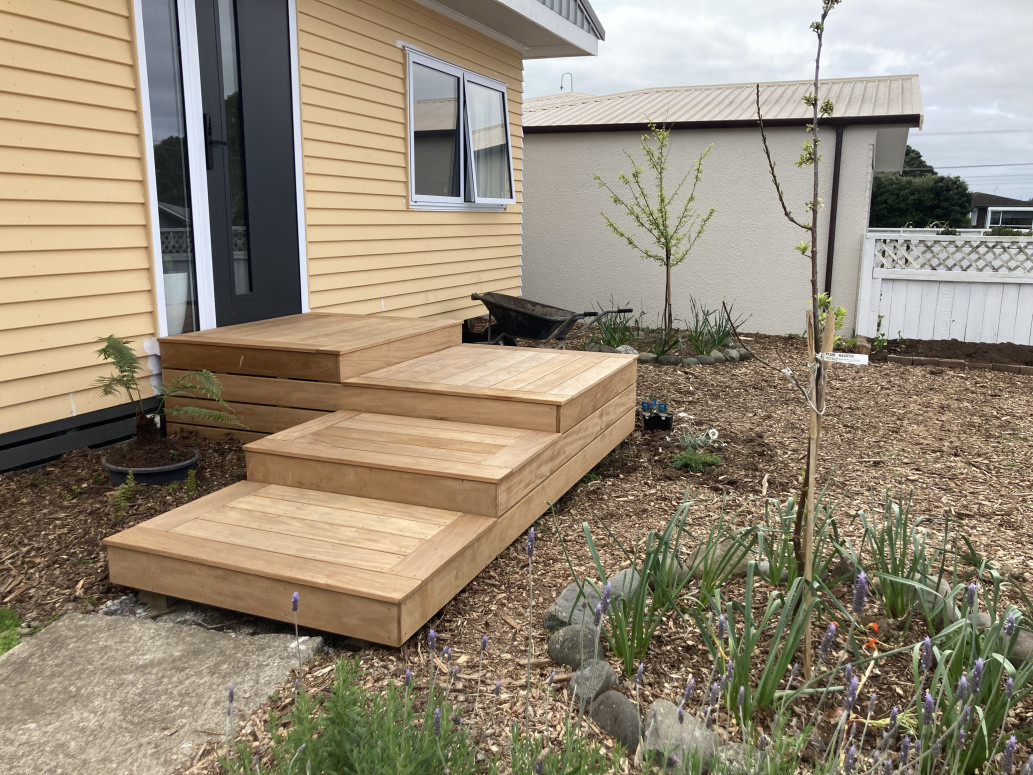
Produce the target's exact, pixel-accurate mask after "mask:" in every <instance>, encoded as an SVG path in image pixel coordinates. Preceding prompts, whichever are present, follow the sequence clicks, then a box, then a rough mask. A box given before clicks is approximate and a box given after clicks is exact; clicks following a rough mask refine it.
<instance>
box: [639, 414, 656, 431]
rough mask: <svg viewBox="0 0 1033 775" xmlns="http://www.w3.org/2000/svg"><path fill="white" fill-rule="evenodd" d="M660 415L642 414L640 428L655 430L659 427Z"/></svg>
mask: <svg viewBox="0 0 1033 775" xmlns="http://www.w3.org/2000/svg"><path fill="white" fill-rule="evenodd" d="M659 423H660V415H657V414H644V415H642V429H643V430H647V431H655V430H656V429H657V428H659V427H660V425H659Z"/></svg>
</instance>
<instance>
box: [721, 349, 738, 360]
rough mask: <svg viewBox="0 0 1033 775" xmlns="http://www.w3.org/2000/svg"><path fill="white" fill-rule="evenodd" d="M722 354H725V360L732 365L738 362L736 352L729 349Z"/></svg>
mask: <svg viewBox="0 0 1033 775" xmlns="http://www.w3.org/2000/svg"><path fill="white" fill-rule="evenodd" d="M724 353H725V360H728V361H731V362H732V363H738V362H739V351H738V350H735V349H733V348H731V347H729V348H728V349H727V350H725V351H724Z"/></svg>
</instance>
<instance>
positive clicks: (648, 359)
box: [638, 353, 656, 363]
mask: <svg viewBox="0 0 1033 775" xmlns="http://www.w3.org/2000/svg"><path fill="white" fill-rule="evenodd" d="M638 362H639V363H656V356H655V355H653V353H639V354H638Z"/></svg>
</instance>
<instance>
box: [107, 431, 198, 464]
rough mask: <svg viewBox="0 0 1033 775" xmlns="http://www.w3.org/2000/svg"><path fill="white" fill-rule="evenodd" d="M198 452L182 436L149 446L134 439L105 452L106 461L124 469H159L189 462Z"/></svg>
mask: <svg viewBox="0 0 1033 775" xmlns="http://www.w3.org/2000/svg"><path fill="white" fill-rule="evenodd" d="M196 451H197V450H196V449H195V448H194V447H193V446H192V445H191V443H190V441H189V440H188V439H185V438H183V437H182V436H169V437H167V438H164V439H156V440H155V441H153V442H152V443H149V444H140V443H138V442H137V441H136V440H135V439H134V440H132V441H127V442H125V443H124V444H119V445H118V446H115V447H112V448H111V449H107V450H105V451H104V459H105V460H107V461H108V463H110V464H111V465H113V466H122V467H124V468H157V467H159V466H168V465H172V464H173V463H181V462H183V461H184V460H189V459H190V458H192V457H193V456H194V453H195V452H196Z"/></svg>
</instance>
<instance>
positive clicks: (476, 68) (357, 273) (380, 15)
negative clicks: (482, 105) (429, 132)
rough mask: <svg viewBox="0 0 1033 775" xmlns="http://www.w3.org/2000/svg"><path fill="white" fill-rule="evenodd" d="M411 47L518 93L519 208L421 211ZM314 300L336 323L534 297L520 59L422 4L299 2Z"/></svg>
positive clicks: (512, 116)
mask: <svg viewBox="0 0 1033 775" xmlns="http://www.w3.org/2000/svg"><path fill="white" fill-rule="evenodd" d="M400 44H407V45H410V46H413V47H416V48H418V49H419V50H421V51H424V52H426V53H428V54H431V55H433V56H436V57H439V58H441V59H444V60H446V61H448V62H451V63H453V64H455V65H458V66H459V67H463V68H466V69H467V70H470V71H473V72H476V73H480V74H481V75H485V76H488V77H490V78H494V79H496V80H499V81H502V82H504V83H505V84H506V89H507V95H508V99H509V122H510V130H511V135H512V147H513V174H514V189H515V191H516V200H517V202H516V204H511V205H508V206H507V207H506V208H505V210H504V211H502V212H441V211H427V210H415V209H411V208H410V207H409V204H408V190H409V189H408V175H409V170H408V159H407V154H408V139H407V138H408V128H407V123H406V73H405V71H406V60H405V51H404V50H403V49H402V48H401V46H400ZM298 48H299V64H300V70H301V122H302V125H301V136H302V154H303V156H304V181H305V217H306V223H307V237H308V273H309V302H310V304H311V307H312V309H313V310H320V311H324V312H351V313H364V314H375V313H386V314H389V315H404V316H414V317H416V316H419V317H422V316H432V315H443V316H448V317H454V318H464V317H470V316H472V315H477V314H481V313H482V312H483V311H484V308H483V306H482V305H480V304H479V303H477V302H472V301H471V300H470V294H471V293H473V292H484V291H492V290H493V291H502V292H504V293H519V289H520V217H521V215H520V200H521V166H522V165H521V156H522V152H521V146H522V138H521V130H520V125H521V120H520V119H521V91H522V79H523V60H522V58H521V55H520V53H519V52H517V51H516V50H515V49H512V48H509V47H507V46H505V45H503V44H502V43H499V42H498V41H496V40H493V39H491V38H489V37H487V36H486V35H483V34H481V33H479V32H476V31H474V30H472V29H470V28H469V27H465V26H463V25H462V24H460V23H459V22H456V21H453V20H451V19H448V18H446V17H444V16H442V15H440V14H438V13H435V12H434V11H432V10H430V9H428V8H426V7H425V6H422V5H420V4H418V3H416V2H414V0H373V1H371V2H364V0H298Z"/></svg>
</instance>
